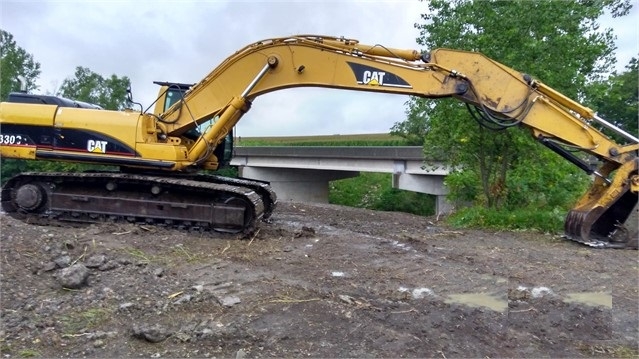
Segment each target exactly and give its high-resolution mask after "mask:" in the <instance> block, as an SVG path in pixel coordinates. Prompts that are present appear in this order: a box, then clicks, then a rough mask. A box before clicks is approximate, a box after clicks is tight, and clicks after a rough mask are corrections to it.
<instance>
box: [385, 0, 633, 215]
mask: <svg viewBox="0 0 639 359" xmlns="http://www.w3.org/2000/svg"><path fill="white" fill-rule="evenodd" d="M630 7H631V5H630V2H629V0H625V1H621V0H602V1H592V0H581V1H528V0H513V1H501V0H483V1H472V0H432V1H429V2H428V11H427V12H426V13H425V14H423V15H422V20H423V21H424V22H423V23H422V24H416V25H415V26H416V27H417V28H418V29H419V30H420V37H419V38H418V39H417V42H418V43H419V44H420V45H422V46H424V47H426V48H427V49H433V48H438V47H448V48H457V49H464V50H470V51H478V52H481V53H483V54H485V55H486V56H488V57H490V58H492V59H495V60H497V61H499V62H502V63H504V64H506V65H508V66H510V67H512V68H514V69H517V70H519V71H522V72H526V73H528V74H530V75H532V76H533V77H535V78H537V79H540V80H541V81H542V82H544V83H546V84H548V85H550V86H551V87H553V88H555V89H557V90H558V91H560V92H562V93H563V94H565V95H567V96H569V97H571V98H578V97H579V96H581V95H582V92H583V91H582V89H583V88H584V87H585V84H586V82H587V80H588V79H589V78H591V77H593V76H596V75H597V74H600V73H604V72H606V71H607V70H608V69H609V68H610V66H611V65H612V64H613V63H614V61H615V59H614V56H613V55H614V53H613V50H614V43H613V40H614V37H613V34H612V31H611V30H605V31H597V30H598V27H599V25H598V23H597V19H598V18H599V16H600V15H601V14H602V13H603V11H604V9H605V8H608V9H609V10H610V11H612V12H613V14H614V15H615V16H622V15H625V14H627V12H628V10H629V8H630ZM425 110H428V111H425ZM406 122H408V123H409V124H406ZM414 128H420V129H421V130H422V131H423V132H425V133H426V135H425V138H424V145H425V152H426V156H427V157H431V158H432V157H435V159H438V160H442V159H444V160H446V161H447V162H449V164H450V165H453V166H455V167H457V168H462V169H463V171H466V172H467V173H473V174H475V175H476V181H475V182H473V183H470V182H469V181H468V178H467V177H468V176H467V175H466V176H465V180H464V181H463V182H464V183H465V186H473V187H474V188H475V191H473V190H471V191H468V188H466V190H465V193H466V195H465V196H466V197H472V198H471V199H472V200H473V201H475V203H480V204H485V205H487V206H489V207H499V206H501V205H502V204H505V203H507V201H508V197H507V196H508V194H509V184H508V177H507V175H508V173H509V172H511V171H512V170H513V169H514V168H516V167H517V166H524V165H527V166H530V161H531V159H534V158H538V159H539V161H541V158H542V156H543V157H544V158H545V157H546V156H545V152H543V151H544V149H543V148H542V147H541V146H539V145H537V144H535V143H533V141H532V139H531V138H530V136H529V135H528V134H527V133H524V132H523V131H512V130H509V131H501V132H500V133H499V134H495V133H493V132H491V131H490V130H488V129H486V128H484V127H481V126H479V125H478V124H477V123H476V122H475V121H473V120H472V119H471V117H470V116H469V115H468V113H467V111H466V109H465V107H464V106H463V104H461V103H459V102H458V101H448V100H426V99H413V100H411V101H410V102H409V108H408V117H407V119H406V120H405V121H404V122H402V123H398V124H395V126H394V127H393V129H392V131H391V132H393V133H394V134H398V135H402V136H405V137H406V135H407V133H406V132H404V131H405V130H406V129H414ZM412 131H414V130H412ZM417 133H419V132H417ZM555 157H557V156H555ZM545 161H547V158H546V159H545ZM557 161H560V159H559V158H558V157H557ZM542 163H543V162H539V165H540V166H541V164H542ZM553 166H554V165H552V164H550V166H547V164H544V167H547V170H548V171H552V170H553ZM452 178H453V180H454V175H453V177H452ZM539 181H541V182H542V183H543V181H544V178H539ZM451 191H453V192H454V191H455V189H454V188H451ZM453 195H454V193H453ZM466 199H468V198H466ZM520 205H521V203H520ZM524 205H525V204H524Z"/></svg>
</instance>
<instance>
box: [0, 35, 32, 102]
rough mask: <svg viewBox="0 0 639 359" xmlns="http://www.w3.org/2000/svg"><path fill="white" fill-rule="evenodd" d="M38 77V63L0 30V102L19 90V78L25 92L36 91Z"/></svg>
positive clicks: (11, 37) (11, 36) (10, 36)
mask: <svg viewBox="0 0 639 359" xmlns="http://www.w3.org/2000/svg"><path fill="white" fill-rule="evenodd" d="M39 75H40V63H38V62H36V61H35V60H34V59H33V55H31V54H29V53H27V52H26V51H25V50H24V49H23V48H21V47H19V46H18V45H17V44H16V42H15V40H14V39H13V35H11V34H10V33H8V32H6V31H4V30H1V29H0V100H2V101H4V100H5V99H6V98H7V96H8V95H9V92H12V91H18V90H20V83H19V81H18V78H19V77H23V78H24V80H25V84H24V86H26V89H27V91H28V90H35V89H37V86H36V80H37V78H38V76H39Z"/></svg>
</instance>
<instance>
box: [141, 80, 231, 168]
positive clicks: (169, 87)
mask: <svg viewBox="0 0 639 359" xmlns="http://www.w3.org/2000/svg"><path fill="white" fill-rule="evenodd" d="M153 83H154V84H156V85H160V86H162V89H163V90H160V97H159V98H158V101H157V103H156V111H155V112H156V113H160V112H165V111H166V110H168V109H169V108H170V107H171V106H173V105H174V104H175V103H177V102H179V101H180V100H182V99H183V98H184V94H185V93H186V92H187V91H188V90H189V89H190V88H191V87H192V86H193V85H195V84H184V83H177V82H166V81H153ZM158 106H159V107H158ZM159 109H161V111H160V110H159ZM209 125H210V124H209V122H205V123H204V124H203V125H201V126H198V127H196V128H194V129H192V130H189V131H187V132H186V133H184V135H183V136H184V137H186V138H189V139H191V140H197V139H198V138H199V137H200V136H201V135H202V132H201V131H202V130H206V127H207V126H209ZM213 153H214V154H215V157H217V160H218V161H219V167H220V168H221V167H225V166H228V164H229V163H231V158H232V157H233V130H231V131H230V132H229V134H228V135H226V137H225V138H224V140H222V142H220V144H219V145H217V147H216V148H215V151H214V152H213Z"/></svg>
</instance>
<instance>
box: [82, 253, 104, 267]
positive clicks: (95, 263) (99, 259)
mask: <svg viewBox="0 0 639 359" xmlns="http://www.w3.org/2000/svg"><path fill="white" fill-rule="evenodd" d="M105 262H106V256H105V255H104V254H94V255H92V256H91V257H89V259H87V261H86V262H85V263H84V265H85V266H86V267H88V268H98V267H100V266H101V265H103V264H104V263H105Z"/></svg>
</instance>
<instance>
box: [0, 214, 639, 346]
mask: <svg viewBox="0 0 639 359" xmlns="http://www.w3.org/2000/svg"><path fill="white" fill-rule="evenodd" d="M0 223H1V227H0V228H1V236H0V245H1V258H0V264H1V271H0V280H1V295H2V297H1V300H2V302H1V308H2V309H1V310H2V312H1V317H0V319H1V323H2V327H1V329H0V347H1V354H2V357H4V358H12V357H13V358H15V357H152V358H160V357H181V358H187V357H192V358H195V357H198V358H213V357H225V358H229V357H230V358H252V357H324V358H328V357H432V358H456V357H476V358H479V357H482V358H484V357H490V358H493V357H529V358H532V357H628V356H630V357H637V355H638V354H637V353H638V351H637V350H638V348H637V346H638V339H639V320H638V316H639V313H638V308H639V292H638V290H639V282H638V280H639V279H638V278H639V258H638V255H637V251H630V250H597V249H590V248H586V247H583V246H580V245H578V244H575V243H572V242H567V241H565V240H563V239H561V238H558V237H553V236H550V235H544V234H539V233H527V232H498V233H495V232H491V231H478V230H458V229H452V228H448V227H446V226H444V225H442V224H441V223H438V222H436V220H435V219H434V218H424V217H418V216H414V215H409V214H403V213H387V212H374V211H369V210H362V209H354V208H346V207H340V206H334V205H310V204H301V203H281V204H280V205H279V207H278V210H277V211H276V213H275V214H274V216H273V218H272V221H271V223H263V224H262V226H261V229H260V231H259V232H258V233H257V235H256V236H255V237H253V238H245V239H238V238H236V236H234V235H224V234H219V233H185V232H180V231H178V230H169V229H163V228H157V227H153V228H148V227H145V226H140V225H132V224H109V225H106V224H105V225H99V226H95V225H92V226H89V227H84V228H61V227H41V226H30V225H26V224H24V223H22V222H18V221H16V220H14V219H12V218H10V217H8V216H5V215H1V217H0Z"/></svg>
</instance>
